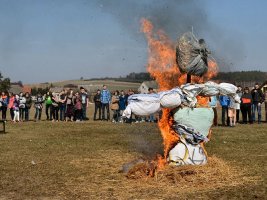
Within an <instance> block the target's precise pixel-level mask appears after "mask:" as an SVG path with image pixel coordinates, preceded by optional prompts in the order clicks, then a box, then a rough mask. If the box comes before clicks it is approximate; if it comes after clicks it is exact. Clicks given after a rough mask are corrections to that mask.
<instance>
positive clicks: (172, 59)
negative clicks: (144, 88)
mask: <svg viewBox="0 0 267 200" xmlns="http://www.w3.org/2000/svg"><path fill="white" fill-rule="evenodd" d="M141 31H142V32H143V33H144V34H145V36H146V39H147V41H148V63H147V71H148V72H149V73H150V75H151V76H152V77H153V78H154V79H155V80H156V81H157V83H158V85H159V90H160V91H162V90H169V89H172V88H174V87H176V86H180V85H181V84H184V83H186V74H182V73H181V72H180V71H179V68H178V66H177V63H176V51H175V44H174V42H173V41H171V40H170V39H169V38H168V36H167V35H166V34H165V32H164V31H163V30H158V31H157V32H155V30H154V27H153V24H152V23H151V22H150V21H149V20H147V19H144V18H143V19H142V20H141ZM216 73H217V65H216V63H215V62H214V61H209V69H208V72H207V74H206V75H204V76H203V77H201V78H199V77H196V76H192V82H194V83H200V82H204V81H205V80H208V79H210V78H211V77H213V76H214V75H216ZM201 102H202V100H201ZM202 103H203V104H206V103H207V102H206V100H205V101H204V100H203V102H202ZM170 113H171V109H163V114H162V118H161V120H160V121H159V128H160V130H161V135H162V138H163V144H164V157H161V156H158V168H159V169H162V168H163V167H164V166H165V164H166V163H167V162H166V159H167V156H168V153H169V151H170V150H171V149H172V148H173V146H174V145H176V144H177V142H178V141H179V136H178V135H177V134H176V133H175V131H174V130H173V129H172V124H173V119H172V117H171V115H170Z"/></svg>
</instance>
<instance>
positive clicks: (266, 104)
mask: <svg viewBox="0 0 267 200" xmlns="http://www.w3.org/2000/svg"><path fill="white" fill-rule="evenodd" d="M264 96H265V100H264V103H265V121H266V122H267V90H266V91H265V93H264Z"/></svg>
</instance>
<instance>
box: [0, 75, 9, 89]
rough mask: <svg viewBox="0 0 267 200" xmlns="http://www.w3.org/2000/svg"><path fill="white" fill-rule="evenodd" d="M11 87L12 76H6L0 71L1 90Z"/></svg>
mask: <svg viewBox="0 0 267 200" xmlns="http://www.w3.org/2000/svg"><path fill="white" fill-rule="evenodd" d="M9 89H10V78H4V77H3V75H2V73H1V72H0V91H8V90H9Z"/></svg>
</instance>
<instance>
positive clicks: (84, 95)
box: [80, 87, 89, 120]
mask: <svg viewBox="0 0 267 200" xmlns="http://www.w3.org/2000/svg"><path fill="white" fill-rule="evenodd" d="M80 96H81V98H80V99H81V102H82V120H89V118H88V117H87V116H86V108H88V106H89V99H88V94H87V93H86V91H85V89H84V88H83V87H80Z"/></svg>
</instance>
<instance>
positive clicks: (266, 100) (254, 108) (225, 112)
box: [210, 83, 267, 127]
mask: <svg viewBox="0 0 267 200" xmlns="http://www.w3.org/2000/svg"><path fill="white" fill-rule="evenodd" d="M237 94H238V96H239V97H240V100H241V101H240V102H236V101H235V100H234V99H233V98H231V97H228V96H219V97H216V96H214V97H211V99H210V106H211V107H212V108H213V110H214V113H215V121H214V125H218V122H217V110H216V106H217V100H219V102H220V105H221V108H222V117H221V120H222V125H223V126H230V127H234V126H235V125H236V123H243V124H248V123H250V124H253V123H255V122H257V123H259V124H260V123H261V122H262V111H261V108H262V105H263V104H265V120H267V91H266V92H265V93H263V92H262V90H261V89H260V88H259V84H258V83H256V84H255V86H254V88H253V89H252V90H251V91H250V89H249V88H248V87H245V88H242V87H241V86H238V90H237ZM241 115H242V120H241Z"/></svg>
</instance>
